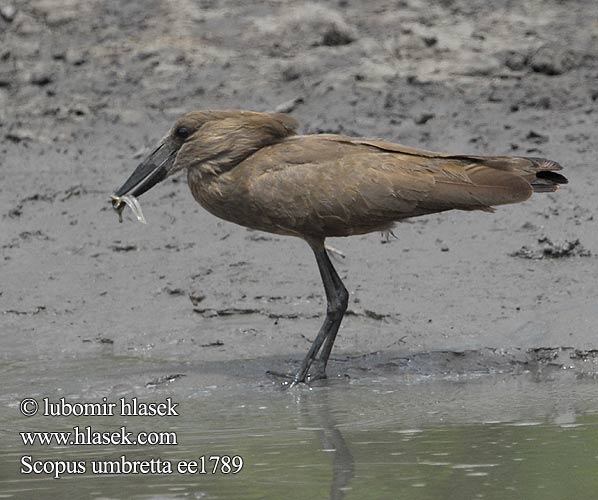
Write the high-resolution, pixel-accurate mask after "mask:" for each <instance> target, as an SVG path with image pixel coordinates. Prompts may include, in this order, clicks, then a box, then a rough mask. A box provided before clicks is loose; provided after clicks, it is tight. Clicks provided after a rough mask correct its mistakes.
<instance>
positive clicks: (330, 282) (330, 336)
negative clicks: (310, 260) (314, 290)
mask: <svg viewBox="0 0 598 500" xmlns="http://www.w3.org/2000/svg"><path fill="white" fill-rule="evenodd" d="M308 243H309V244H310V246H311V248H312V250H313V251H314V255H315V256H316V262H317V263H318V268H319V270H320V276H321V277H322V282H323V283H324V291H325V292H326V301H327V308H326V319H325V320H324V323H323V324H322V326H321V328H320V331H319V332H318V335H317V336H316V338H315V340H314V341H313V343H312V345H311V347H310V349H309V351H308V353H307V355H306V356H305V358H304V359H303V361H302V363H301V367H300V368H299V371H298V372H297V374H296V375H295V377H294V378H293V382H292V383H291V385H295V384H297V383H300V382H306V381H307V380H306V379H307V375H308V373H309V368H310V367H311V365H312V363H313V362H314V360H315V359H316V356H317V355H318V352H319V351H320V349H321V348H322V344H324V341H325V342H326V343H325V344H324V349H323V350H322V353H321V355H320V357H319V358H318V369H317V372H316V373H315V374H314V377H312V378H311V379H312V380H313V379H316V378H324V377H325V376H326V364H327V363H328V357H329V356H330V351H332V346H333V344H334V339H335V338H336V334H337V332H338V329H339V327H340V325H341V321H342V320H343V316H344V314H345V311H346V310H347V303H348V302H349V293H348V292H347V289H346V288H345V286H344V285H343V282H342V281H341V279H340V278H339V276H338V274H337V273H336V270H335V269H334V266H333V265H332V262H330V258H329V257H328V254H327V253H326V250H325V248H324V242H323V241H318V242H308Z"/></svg>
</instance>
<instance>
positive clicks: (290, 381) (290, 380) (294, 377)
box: [266, 370, 307, 390]
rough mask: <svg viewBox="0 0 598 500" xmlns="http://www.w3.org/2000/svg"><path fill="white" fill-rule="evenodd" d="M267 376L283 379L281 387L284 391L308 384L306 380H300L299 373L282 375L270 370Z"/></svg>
mask: <svg viewBox="0 0 598 500" xmlns="http://www.w3.org/2000/svg"><path fill="white" fill-rule="evenodd" d="M266 375H268V376H269V377H272V378H274V379H282V380H281V381H280V385H281V386H282V388H283V389H285V390H286V389H290V388H291V387H294V386H296V385H298V384H307V382H306V381H305V380H300V378H299V374H298V373H280V372H273V371H271V370H268V371H267V372H266Z"/></svg>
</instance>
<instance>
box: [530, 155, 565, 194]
mask: <svg viewBox="0 0 598 500" xmlns="http://www.w3.org/2000/svg"><path fill="white" fill-rule="evenodd" d="M530 160H531V161H533V162H534V163H535V164H536V166H537V170H536V172H535V174H536V175H535V178H533V179H532V180H531V182H530V184H531V185H532V188H533V189H534V192H535V193H552V192H554V191H556V190H557V189H558V188H559V184H567V183H568V182H569V181H568V180H567V178H566V177H565V176H564V175H561V174H557V173H556V172H555V171H556V170H562V168H563V167H561V166H560V165H559V164H558V163H557V162H555V161H552V160H545V159H543V158H530Z"/></svg>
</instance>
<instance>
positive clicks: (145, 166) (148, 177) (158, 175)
mask: <svg viewBox="0 0 598 500" xmlns="http://www.w3.org/2000/svg"><path fill="white" fill-rule="evenodd" d="M178 149H179V144H177V143H176V142H175V141H173V140H172V139H171V138H170V137H169V136H166V137H165V138H164V139H162V141H161V142H160V143H159V144H158V146H157V147H156V148H155V149H154V151H153V152H152V153H151V154H150V155H149V156H148V157H147V158H146V159H145V160H144V161H143V162H141V164H140V165H139V166H138V167H137V168H136V169H135V171H134V172H133V173H132V174H131V175H130V177H129V178H128V179H127V180H126V181H125V183H124V184H123V185H122V186H121V187H120V188H119V189H117V190H116V192H115V193H114V194H113V195H112V196H111V197H110V198H111V200H112V208H113V209H114V210H115V211H116V213H117V214H118V220H119V222H122V212H123V210H124V209H125V206H128V207H130V208H131V210H132V211H133V213H134V214H135V216H136V217H137V219H138V220H139V221H140V222H142V223H143V224H145V223H146V220H145V217H144V216H143V212H142V211H141V205H140V204H139V201H138V200H137V197H138V196H141V195H142V194H143V193H145V192H146V191H148V190H149V189H151V188H152V187H153V186H155V185H156V184H158V183H159V182H161V181H163V180H164V179H166V177H168V174H169V172H170V170H171V168H172V165H173V163H174V160H175V158H176V154H177V151H178Z"/></svg>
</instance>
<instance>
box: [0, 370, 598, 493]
mask: <svg viewBox="0 0 598 500" xmlns="http://www.w3.org/2000/svg"><path fill="white" fill-rule="evenodd" d="M111 363H112V364H111ZM143 366H144V363H143V362H139V361H134V360H126V359H121V360H115V361H112V362H107V361H104V362H103V368H104V373H106V377H108V380H109V382H110V383H109V385H108V386H102V385H101V384H100V383H99V381H98V380H96V379H95V378H94V376H93V375H92V374H93V373H97V371H98V370H101V368H102V366H101V364H100V361H98V360H87V361H85V362H83V361H81V360H78V361H63V362H61V363H60V366H55V365H53V364H52V363H48V362H39V363H36V364H35V365H34V364H32V363H28V362H22V363H12V364H4V365H2V366H0V376H2V377H3V380H4V381H5V384H4V390H3V393H2V396H1V397H0V403H1V406H0V408H1V410H0V412H1V413H0V423H1V429H2V431H1V436H0V437H1V442H2V445H1V447H2V448H1V450H0V498H50V497H52V496H54V497H56V498H68V497H73V498H87V497H89V498H145V499H170V498H206V499H207V498H224V499H237V498H239V499H241V498H243V499H253V498H256V499H257V498H272V499H277V498H289V499H292V498H346V499H351V498H355V499H358V498H376V499H385V498H389V499H391V498H410V499H428V498H449V497H450V498H460V499H467V498H472V499H473V498H487V499H509V498H513V499H521V498H526V499H535V498H538V499H540V498H541V499H543V500H546V499H552V498H554V499H562V498H575V497H578V498H589V497H588V495H589V494H590V492H595V491H597V490H598V474H596V471H597V470H598V391H596V387H597V386H596V381H595V379H594V378H592V377H587V378H586V377H582V378H578V377H576V376H574V375H572V374H568V373H565V372H555V373H552V374H550V376H543V377H541V378H540V377H538V376H537V375H532V374H530V373H527V374H522V375H517V376H515V375H487V376H480V377H471V376H460V377H451V378H445V379H438V378H435V377H434V378H431V377H412V376H411V377H393V376H388V375H384V376H382V375H381V376H374V377H368V378H363V379H351V380H346V379H342V380H333V381H330V382H328V383H327V384H326V385H325V386H322V387H315V388H313V389H309V388H306V387H303V388H298V389H295V390H292V391H287V392H283V391H280V390H279V389H278V388H277V387H276V386H275V385H274V384H272V383H270V382H269V381H267V380H266V379H264V380H263V381H262V383H261V384H254V385H251V384H247V383H244V382H241V381H240V379H235V378H230V379H228V380H227V382H226V383H221V384H219V385H218V386H216V385H212V386H205V385H204V386H202V387H199V388H198V385H197V384H196V383H195V381H194V378H193V373H192V372H191V373H190V375H189V376H187V377H181V378H178V379H175V380H173V381H172V382H170V383H164V384H162V383H161V382H164V380H158V381H157V382H158V383H157V385H156V383H154V384H149V385H148V384H147V382H146V383H142V381H143V380H144V378H143V377H144V375H141V373H142V371H141V370H142V368H143ZM65 375H68V376H65ZM572 377H573V378H572ZM60 380H62V381H63V382H62V383H60V382H59V381H60ZM64 380H70V382H69V386H65V385H64ZM117 380H121V381H122V380H127V382H126V383H125V382H120V383H119V382H116V381H117ZM154 382H156V381H154ZM25 392H27V395H28V396H31V397H33V398H35V399H36V400H37V401H38V402H40V404H42V409H43V398H44V397H47V398H49V400H50V401H53V402H56V401H58V400H59V398H61V397H64V398H65V400H66V401H69V402H71V403H73V404H74V403H81V402H96V403H97V402H101V401H102V398H103V397H105V398H106V401H108V402H119V400H120V398H126V401H128V402H130V401H131V400H132V398H133V397H137V398H138V400H139V401H143V402H163V401H165V398H168V397H170V398H172V401H173V402H177V403H178V404H179V406H178V407H177V408H176V411H177V412H178V413H179V416H170V417H157V416H155V417H131V416H124V417H123V416H120V415H118V413H120V406H118V407H116V409H115V413H116V415H114V416H79V417H73V416H56V417H51V416H43V415H42V414H41V413H38V414H37V415H35V416H32V417H24V416H22V415H21V414H20V413H19V401H21V400H22V399H23V397H24V393H25ZM83 394H84V395H85V397H82V395H83ZM40 411H41V410H40ZM74 426H79V427H80V428H84V427H87V426H90V427H92V428H93V430H94V431H118V430H119V429H120V427H122V426H125V427H126V429H127V431H132V432H135V433H136V432H139V431H165V432H174V433H176V440H177V442H178V444H177V445H176V446H170V445H163V446H149V445H148V446H140V445H129V446H122V445H121V446H116V445H95V446H75V445H72V446H57V445H51V446H48V445H46V446H41V445H35V446H26V445H24V444H23V443H22V439H21V437H20V434H19V433H20V432H24V431H68V430H72V429H73V427H74ZM123 455H124V456H125V457H126V460H127V461H128V462H129V463H131V462H132V461H135V460H137V461H140V460H150V459H151V458H154V459H157V458H160V459H161V460H162V466H164V463H165V462H166V461H168V462H169V463H170V464H171V465H172V467H173V469H175V470H174V471H173V472H172V473H171V474H167V473H164V474H157V473H154V474H149V473H148V474H128V475H124V474H121V475H119V474H113V475H101V474H93V473H92V472H91V465H92V461H96V462H99V461H102V460H120V459H121V458H120V457H122V456H123ZM23 456H31V457H32V459H31V460H32V461H36V460H39V461H43V460H52V461H57V460H62V461H82V462H84V463H85V467H86V471H85V473H81V474H67V473H64V474H62V475H61V477H60V478H59V479H54V478H53V475H54V474H53V473H50V474H47V473H39V474H33V473H30V474H21V473H19V468H20V467H21V462H20V460H21V457H23ZM201 456H205V457H206V462H205V465H206V473H205V474H199V473H187V474H182V473H179V472H177V471H176V466H177V464H179V463H180V462H181V461H183V460H186V461H191V460H195V461H199V459H200V457H201ZM210 456H231V457H232V456H240V457H242V460H243V466H242V468H240V470H239V472H238V473H236V474H233V473H228V474H226V473H223V471H224V472H227V470H225V469H226V467H225V468H224V469H223V468H222V466H221V465H219V466H217V469H218V471H217V472H216V473H215V474H212V473H211V467H213V466H214V465H216V464H215V461H214V460H212V461H211V462H210V461H209V457H210ZM236 464H237V465H238V464H239V462H236ZM48 467H49V466H48ZM157 470H158V469H157V468H156V469H154V472H156V471H157ZM164 470H165V469H162V471H164Z"/></svg>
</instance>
